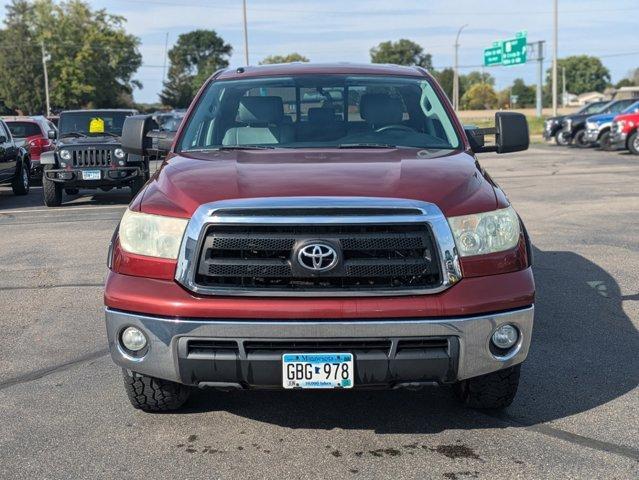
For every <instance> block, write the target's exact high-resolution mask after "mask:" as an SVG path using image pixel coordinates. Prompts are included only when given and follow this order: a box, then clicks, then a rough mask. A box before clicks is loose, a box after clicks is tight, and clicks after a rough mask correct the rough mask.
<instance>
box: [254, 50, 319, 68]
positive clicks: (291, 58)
mask: <svg viewBox="0 0 639 480" xmlns="http://www.w3.org/2000/svg"><path fill="white" fill-rule="evenodd" d="M308 61H309V59H308V58H306V57H305V56H304V55H300V54H299V53H297V52H293V53H289V54H288V55H269V56H268V57H266V58H265V59H264V60H262V61H261V62H260V65H269V64H273V63H291V62H308Z"/></svg>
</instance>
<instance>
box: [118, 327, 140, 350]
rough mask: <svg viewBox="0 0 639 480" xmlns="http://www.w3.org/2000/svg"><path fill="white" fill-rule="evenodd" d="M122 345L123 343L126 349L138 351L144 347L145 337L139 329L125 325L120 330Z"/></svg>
mask: <svg viewBox="0 0 639 480" xmlns="http://www.w3.org/2000/svg"><path fill="white" fill-rule="evenodd" d="M122 345H124V346H125V347H126V349H127V350H131V351H132V352H139V351H140V350H142V349H143V348H144V347H146V337H145V336H144V334H143V333H142V331H141V330H139V329H137V328H135V327H127V328H126V329H125V330H124V331H123V332H122Z"/></svg>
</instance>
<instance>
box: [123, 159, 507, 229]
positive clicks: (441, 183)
mask: <svg viewBox="0 0 639 480" xmlns="http://www.w3.org/2000/svg"><path fill="white" fill-rule="evenodd" d="M283 196H358V197H391V198H406V199H414V200H422V201H426V202H432V203H435V204H436V205H438V206H439V207H440V208H441V209H442V211H443V212H444V213H445V214H446V215H447V216H454V215H464V214H468V213H476V212H483V211H489V210H494V209H495V208H497V205H498V201H497V197H496V194H495V189H494V187H493V184H492V183H491V181H490V179H489V177H488V176H487V175H486V174H484V173H483V171H482V170H481V169H480V167H479V165H478V164H477V162H476V160H475V158H474V157H472V156H471V155H469V154H466V153H460V152H456V153H451V152H450V151H445V152H442V151H439V152H433V151H430V152H428V151H425V150H421V151H420V150H417V149H393V150H370V149H369V150H363V149H361V150H336V149H331V150H326V149H321V150H320V149H318V150H312V149H304V150H285V149H277V150H233V151H214V152H191V153H184V154H180V155H175V156H172V157H170V158H169V159H167V160H166V161H165V162H164V163H163V164H162V167H161V168H160V169H159V171H158V172H156V174H155V175H154V176H153V179H152V180H151V181H150V182H149V183H148V184H147V187H146V188H145V190H144V191H143V192H142V193H141V194H140V195H138V197H136V199H135V200H134V202H133V203H132V204H131V208H132V209H136V210H137V209H139V210H141V211H143V212H146V213H153V214H158V215H169V216H177V217H184V218H188V217H190V216H191V215H192V214H193V212H194V211H195V210H196V209H197V208H198V207H199V206H200V205H202V204H204V203H209V202H214V201H217V200H227V199H238V198H263V197H283ZM502 203H503V201H502ZM504 206H505V205H504Z"/></svg>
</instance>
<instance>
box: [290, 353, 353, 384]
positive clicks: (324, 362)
mask: <svg viewBox="0 0 639 480" xmlns="http://www.w3.org/2000/svg"><path fill="white" fill-rule="evenodd" d="M353 378H354V370H353V354H352V353H285V354H284V355H282V386H283V387H284V388H352V387H353Z"/></svg>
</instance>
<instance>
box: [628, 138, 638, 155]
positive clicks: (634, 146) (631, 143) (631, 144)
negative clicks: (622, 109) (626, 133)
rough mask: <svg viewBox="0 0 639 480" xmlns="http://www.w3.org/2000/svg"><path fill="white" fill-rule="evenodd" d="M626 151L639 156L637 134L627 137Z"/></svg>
mask: <svg viewBox="0 0 639 480" xmlns="http://www.w3.org/2000/svg"><path fill="white" fill-rule="evenodd" d="M628 150H630V152H631V153H634V154H635V155H639V132H634V133H633V134H632V135H630V137H628Z"/></svg>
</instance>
